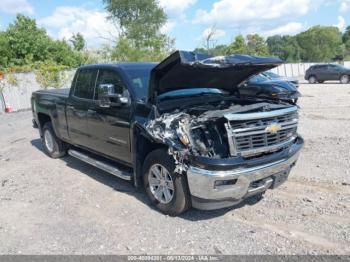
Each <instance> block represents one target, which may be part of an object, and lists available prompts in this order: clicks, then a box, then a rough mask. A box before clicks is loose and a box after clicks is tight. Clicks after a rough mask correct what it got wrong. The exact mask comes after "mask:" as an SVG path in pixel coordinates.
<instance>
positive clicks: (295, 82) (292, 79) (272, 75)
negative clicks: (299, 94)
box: [261, 71, 299, 88]
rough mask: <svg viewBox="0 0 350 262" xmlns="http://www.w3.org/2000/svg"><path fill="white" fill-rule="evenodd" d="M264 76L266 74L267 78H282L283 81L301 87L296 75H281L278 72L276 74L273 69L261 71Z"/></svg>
mask: <svg viewBox="0 0 350 262" xmlns="http://www.w3.org/2000/svg"><path fill="white" fill-rule="evenodd" d="M261 74H262V75H263V76H266V77H267V78H269V79H271V80H281V81H287V82H290V83H292V84H293V85H295V86H296V87H297V88H298V87H299V80H298V79H297V78H295V77H288V76H280V75H278V74H275V73H274V72H271V71H266V72H263V73H261Z"/></svg>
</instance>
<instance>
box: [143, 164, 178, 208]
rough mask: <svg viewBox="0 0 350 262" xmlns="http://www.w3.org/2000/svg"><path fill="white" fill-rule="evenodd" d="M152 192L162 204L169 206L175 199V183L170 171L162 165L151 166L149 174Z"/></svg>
mask: <svg viewBox="0 0 350 262" xmlns="http://www.w3.org/2000/svg"><path fill="white" fill-rule="evenodd" d="M148 183H149V187H150V191H151V193H152V195H153V196H154V198H155V199H157V200H158V201H159V202H160V203H162V204H168V203H170V202H171V200H172V199H173V198H174V194H175V189H174V182H173V179H172V177H171V175H170V173H169V171H168V170H167V169H166V168H165V167H164V166H162V165H160V164H155V165H153V166H151V168H150V170H149V172H148Z"/></svg>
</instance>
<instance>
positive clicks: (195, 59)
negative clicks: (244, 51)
mask: <svg viewBox="0 0 350 262" xmlns="http://www.w3.org/2000/svg"><path fill="white" fill-rule="evenodd" d="M282 62H283V61H282V60H280V59H279V58H274V57H256V56H248V55H230V56H216V57H211V56H209V55H204V54H196V53H194V52H186V51H176V52H175V53H173V54H172V55H170V56H169V57H167V58H166V59H164V60H163V61H162V62H160V63H159V64H158V65H157V66H156V67H155V68H153V70H152V71H151V79H150V88H149V100H150V102H154V101H155V99H156V97H157V96H158V95H161V94H164V93H166V92H169V91H173V90H178V89H186V88H196V87H198V88H219V89H223V90H226V91H229V92H231V93H232V92H233V91H235V90H236V89H237V88H238V86H239V84H240V83H242V82H243V81H245V80H247V79H248V78H249V77H251V76H252V75H256V74H258V73H260V72H263V71H266V70H269V69H271V68H274V67H276V66H278V65H280V64H281V63H282Z"/></svg>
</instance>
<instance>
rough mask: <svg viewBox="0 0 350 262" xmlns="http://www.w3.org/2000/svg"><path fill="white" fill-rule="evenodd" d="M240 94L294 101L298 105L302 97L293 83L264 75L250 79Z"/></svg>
mask: <svg viewBox="0 0 350 262" xmlns="http://www.w3.org/2000/svg"><path fill="white" fill-rule="evenodd" d="M239 94H240V95H242V96H256V97H261V98H269V99H277V100H285V101H292V102H293V103H296V102H297V100H298V98H299V97H300V95H301V94H300V93H299V91H298V90H297V88H296V86H295V85H294V84H292V83H291V82H288V81H282V80H272V79H270V78H268V77H266V76H264V75H263V74H258V75H255V76H253V77H251V78H249V79H248V80H247V81H246V82H245V83H243V84H242V86H241V88H239Z"/></svg>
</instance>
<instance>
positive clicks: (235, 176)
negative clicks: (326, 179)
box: [187, 137, 303, 210]
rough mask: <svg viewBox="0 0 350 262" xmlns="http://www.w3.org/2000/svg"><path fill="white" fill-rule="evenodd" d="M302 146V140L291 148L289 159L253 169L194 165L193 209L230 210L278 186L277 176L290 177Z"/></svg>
mask: <svg viewBox="0 0 350 262" xmlns="http://www.w3.org/2000/svg"><path fill="white" fill-rule="evenodd" d="M302 146H303V140H302V138H300V137H299V138H298V139H297V142H296V143H294V144H293V145H292V146H291V147H290V148H289V149H287V150H288V153H289V154H288V156H287V157H284V158H282V159H279V160H277V161H273V162H269V163H265V164H262V165H257V166H253V167H238V168H235V169H232V170H224V171H219V170H207V169H202V168H198V167H194V166H190V168H189V169H188V171H187V179H188V185H189V189H190V192H191V195H192V205H193V207H195V208H198V209H205V210H210V209H218V208H223V207H228V206H232V205H235V204H238V203H239V202H241V201H242V200H243V199H245V198H247V197H249V196H252V195H255V194H258V193H261V192H264V191H266V190H267V189H269V188H271V187H272V186H274V187H276V186H277V183H276V181H275V180H276V177H277V176H276V175H279V176H280V175H282V176H283V177H287V176H288V174H289V171H290V169H291V168H292V167H293V165H294V164H295V163H296V161H297V160H298V157H299V153H300V149H301V148H302ZM283 182H284V181H282V183H283ZM279 184H280V183H279Z"/></svg>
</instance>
